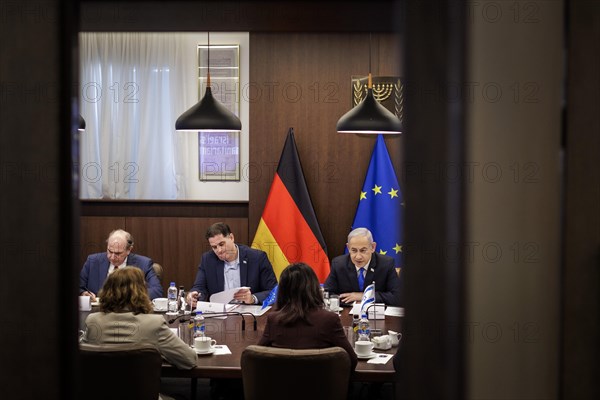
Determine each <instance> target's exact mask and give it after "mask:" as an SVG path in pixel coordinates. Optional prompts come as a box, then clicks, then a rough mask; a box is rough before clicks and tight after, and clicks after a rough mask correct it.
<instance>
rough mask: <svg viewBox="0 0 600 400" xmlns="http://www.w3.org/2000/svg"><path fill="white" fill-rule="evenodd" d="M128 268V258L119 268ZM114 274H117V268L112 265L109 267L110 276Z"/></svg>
mask: <svg viewBox="0 0 600 400" xmlns="http://www.w3.org/2000/svg"><path fill="white" fill-rule="evenodd" d="M126 266H127V257H125V260H123V263H122V264H121V265H118V267H119V268H125V267H126ZM113 272H115V266H114V265H112V264H110V266H109V267H108V275H110V274H112V273H113ZM108 275H107V276H108Z"/></svg>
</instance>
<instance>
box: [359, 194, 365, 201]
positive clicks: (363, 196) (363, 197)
mask: <svg viewBox="0 0 600 400" xmlns="http://www.w3.org/2000/svg"><path fill="white" fill-rule="evenodd" d="M366 199H367V192H360V200H366ZM360 200H359V201H360Z"/></svg>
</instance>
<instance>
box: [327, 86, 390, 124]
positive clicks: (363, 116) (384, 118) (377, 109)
mask: <svg viewBox="0 0 600 400" xmlns="http://www.w3.org/2000/svg"><path fill="white" fill-rule="evenodd" d="M337 131H338V133H360V134H373V135H377V134H380V133H382V134H400V133H402V124H401V122H400V120H399V119H398V117H396V116H395V115H394V114H393V113H392V112H390V111H389V110H388V109H387V108H385V107H384V106H382V105H381V104H379V102H378V101H377V100H375V97H373V88H368V89H367V95H366V96H365V98H364V99H363V100H362V101H361V102H360V104H358V105H357V106H356V107H354V108H353V109H352V110H350V111H348V112H347V113H346V114H344V115H342V117H341V118H340V119H339V120H338V123H337Z"/></svg>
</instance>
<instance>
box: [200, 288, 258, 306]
mask: <svg viewBox="0 0 600 400" xmlns="http://www.w3.org/2000/svg"><path fill="white" fill-rule="evenodd" d="M240 289H250V288H249V287H247V286H242V287H239V288H233V289H229V290H223V291H222V292H219V293H215V294H213V295H212V296H210V299H209V300H210V302H211V303H224V304H227V303H229V302H230V301H231V300H233V295H234V294H235V292H237V291H238V290H240Z"/></svg>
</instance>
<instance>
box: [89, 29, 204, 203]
mask: <svg viewBox="0 0 600 400" xmlns="http://www.w3.org/2000/svg"><path fill="white" fill-rule="evenodd" d="M197 43H198V42H197V40H196V37H194V36H190V35H189V34H177V33H168V34H165V33H160V34H159V33H82V34H80V36H79V49H80V57H81V73H80V88H81V91H80V104H81V115H82V116H83V117H84V119H85V120H86V130H85V132H82V133H81V136H80V177H81V181H80V197H81V198H83V199H99V198H103V199H158V200H169V199H185V198H186V188H185V179H184V178H183V177H184V174H185V169H186V168H185V166H186V163H187V162H188V160H186V159H185V157H183V158H182V157H181V156H178V155H184V154H187V153H188V151H187V150H186V147H188V146H189V144H188V141H189V139H187V138H185V136H182V135H178V134H175V121H176V119H177V118H178V117H179V115H180V114H181V113H182V112H183V111H185V110H186V109H187V108H188V107H189V106H190V105H192V104H194V103H195V102H196V101H198V95H197V86H196V85H194V84H190V82H197V76H198V75H197V59H196V54H197V53H196V46H197Z"/></svg>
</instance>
